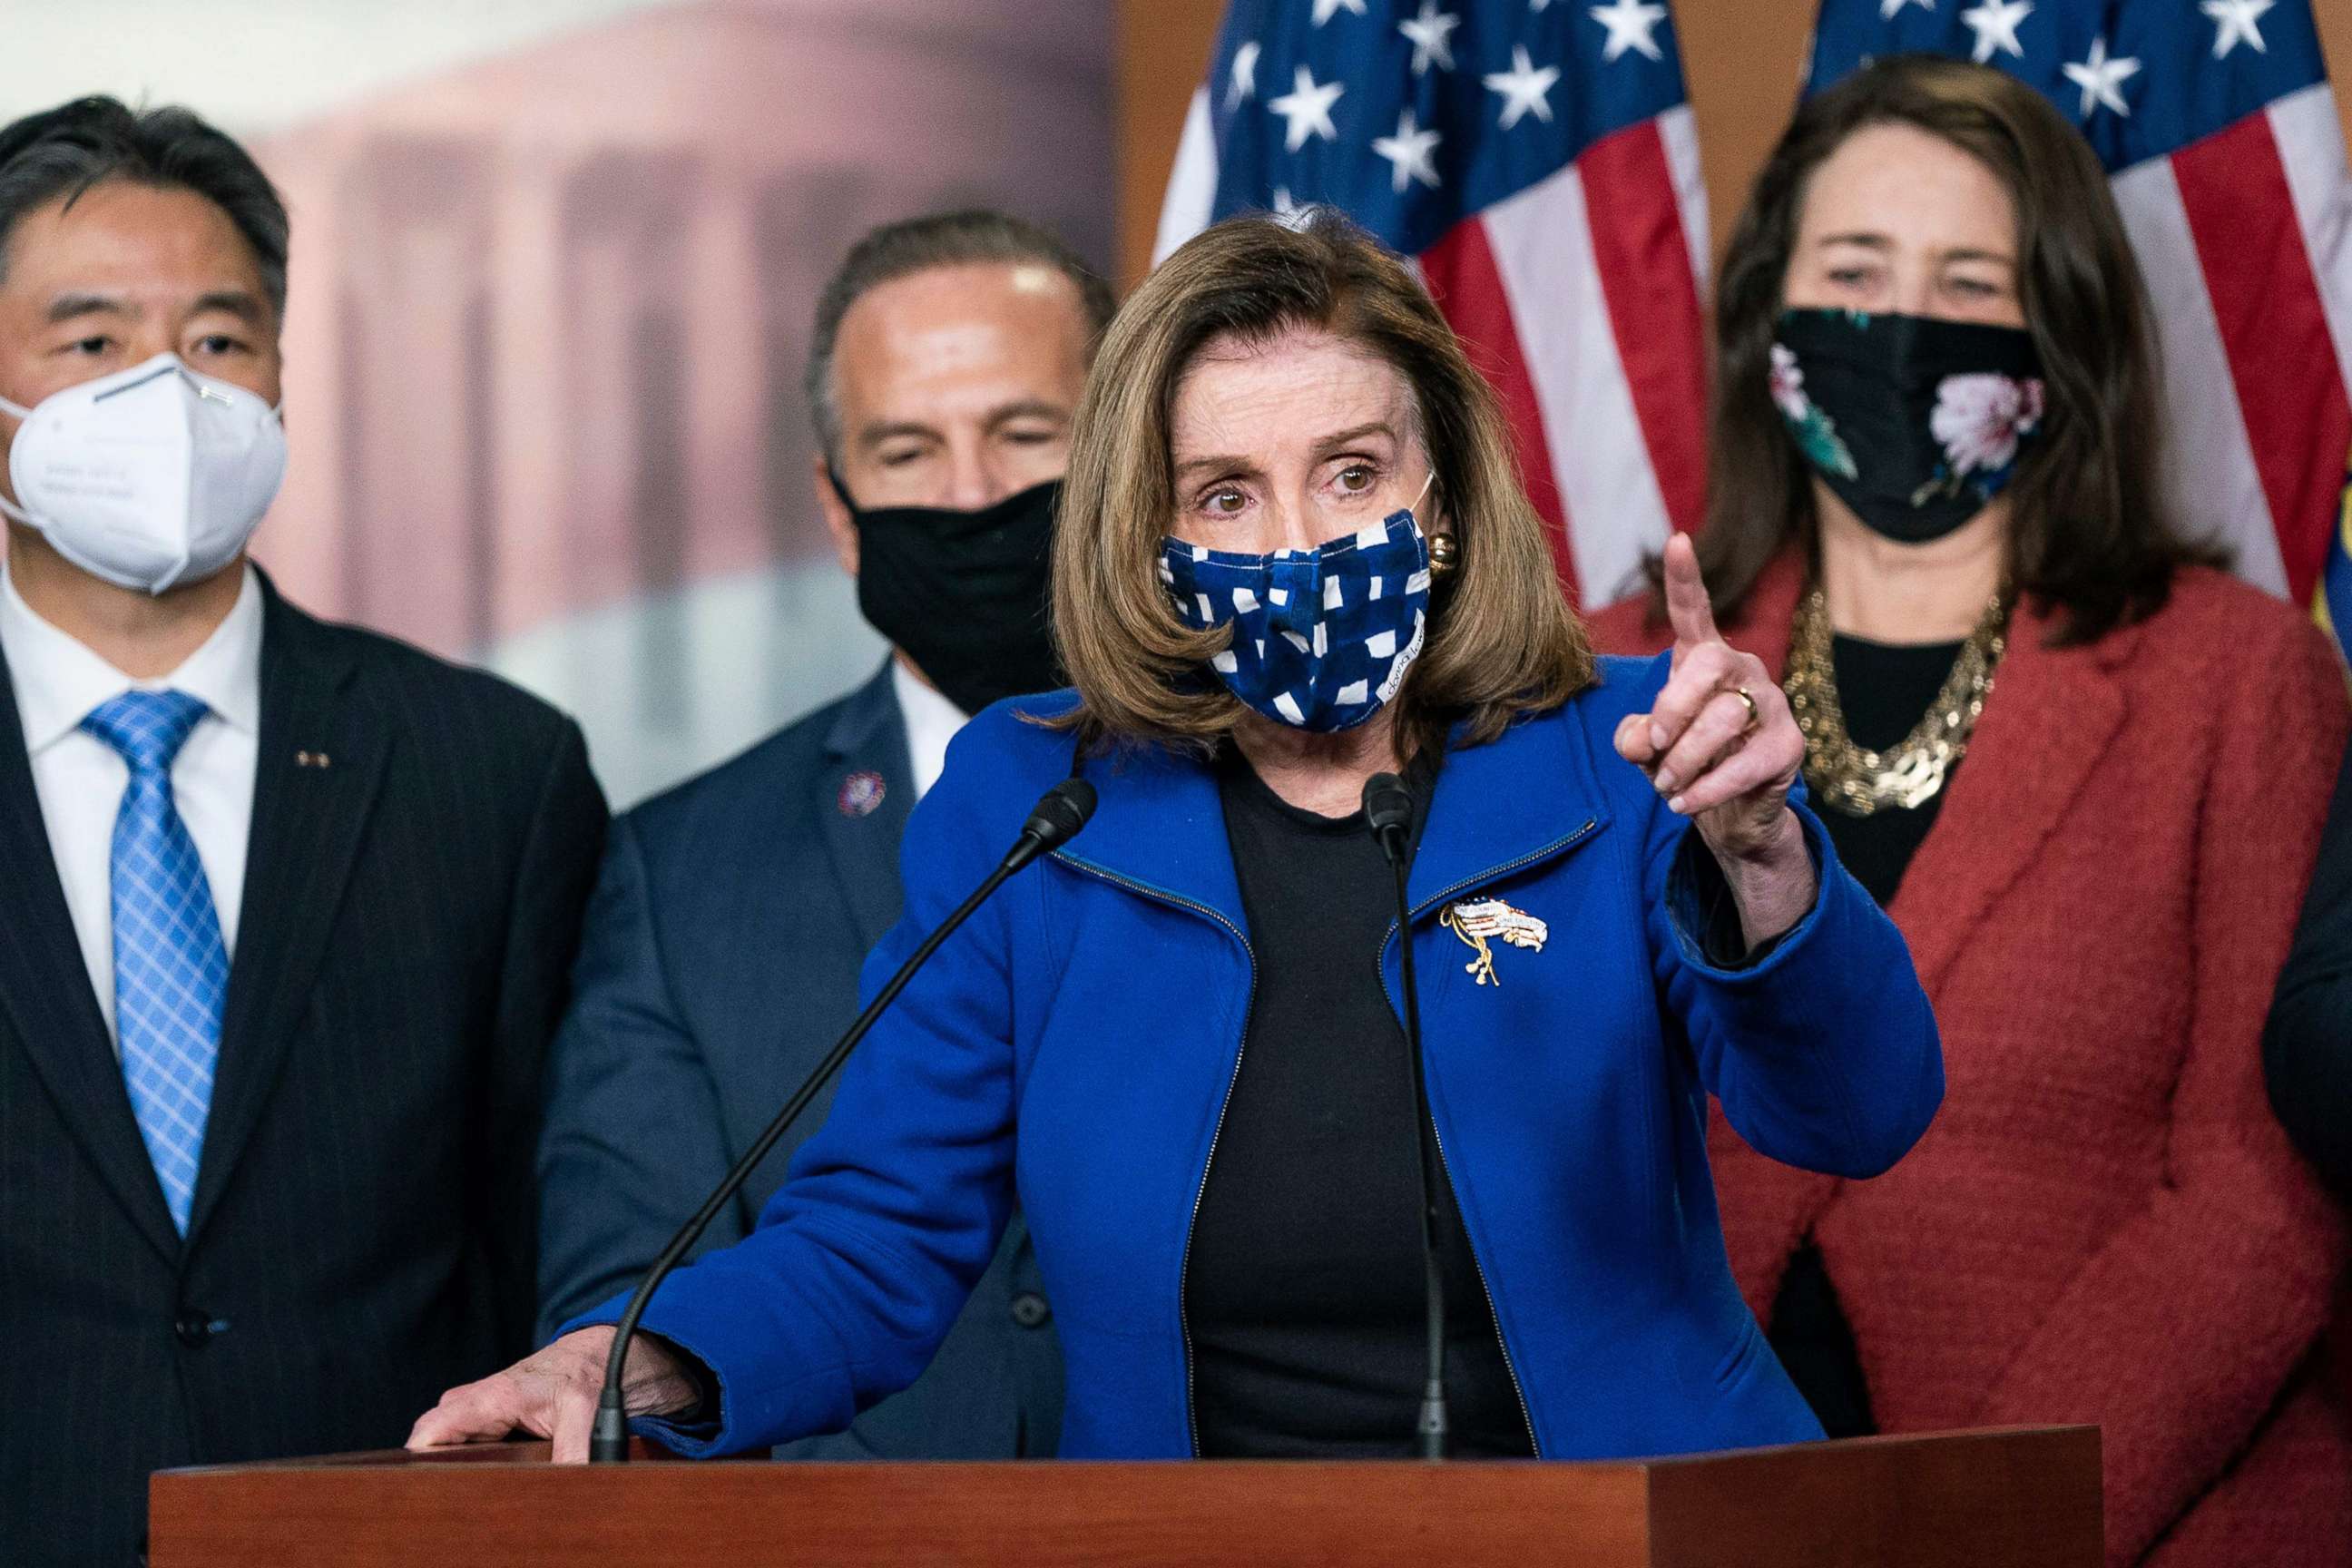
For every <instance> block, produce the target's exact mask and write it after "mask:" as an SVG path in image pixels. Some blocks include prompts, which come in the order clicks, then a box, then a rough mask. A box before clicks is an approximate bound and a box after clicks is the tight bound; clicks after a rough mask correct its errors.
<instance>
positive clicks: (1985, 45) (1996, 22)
mask: <svg viewBox="0 0 2352 1568" xmlns="http://www.w3.org/2000/svg"><path fill="white" fill-rule="evenodd" d="M2032 15H2033V7H2032V5H2029V4H2027V0H1984V3H1983V4H1982V5H1972V6H1970V7H1969V9H1967V10H1965V11H1963V12H1961V13H1960V20H1961V21H1963V22H1966V23H1967V24H1968V25H1969V31H1971V32H1973V33H1975V34H1976V36H1977V42H1976V47H1974V48H1972V49H1970V50H1969V58H1970V59H1972V60H1974V61H1976V62H1977V64H1979V65H1983V64H1985V63H1987V62H1988V61H1990V59H1991V58H1992V57H1993V52H1994V51H1995V50H2000V51H2001V52H2002V53H2005V54H2011V55H2015V56H2016V57H2017V58H2019V59H2023V58H2025V46H2024V45H2022V44H2021V43H2019V42H2018V41H2017V25H2018V24H2019V23H2020V22H2022V21H2024V20H2025V19H2026V18H2027V17H2028V16H2032Z"/></svg>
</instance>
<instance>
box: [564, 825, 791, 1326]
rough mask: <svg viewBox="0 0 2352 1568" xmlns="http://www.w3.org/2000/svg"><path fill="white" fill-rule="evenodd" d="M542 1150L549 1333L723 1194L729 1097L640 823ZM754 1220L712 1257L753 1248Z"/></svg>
mask: <svg viewBox="0 0 2352 1568" xmlns="http://www.w3.org/2000/svg"><path fill="white" fill-rule="evenodd" d="M546 1081H547V1118H546V1124H545V1126H544V1127H543V1128H542V1129H541V1133H540V1142H539V1194H540V1209H539V1301H540V1312H539V1334H540V1338H541V1339H542V1340H544V1339H546V1338H548V1337H550V1336H551V1334H552V1333H553V1332H554V1331H555V1329H556V1327H557V1325H559V1324H561V1323H562V1322H564V1321H567V1320H569V1319H571V1318H573V1317H577V1316H578V1315H579V1314H581V1313H583V1312H584V1311H586V1310H588V1309H589V1308H591V1307H593V1306H594V1305H595V1304H596V1303H597V1302H599V1301H602V1300H604V1298H605V1297H607V1296H610V1295H612V1294H613V1293H614V1291H616V1290H623V1289H628V1288H629V1287H630V1286H632V1285H634V1284H635V1281H636V1279H637V1278H638V1276H640V1275H642V1274H643V1273H644V1272H645V1270H646V1268H647V1267H648V1266H649V1265H651V1264H652V1262H653V1260H654V1258H655V1256H656V1254H657V1253H659V1252H660V1251H661V1249H662V1247H663V1246H664V1245H665V1244H667V1242H668V1240H669V1238H670V1236H671V1235H672V1233H673V1232H675V1231H676V1230H677V1227H678V1226H679V1224H680V1223H681V1222H683V1221H684V1220H685V1218H686V1216H687V1215H690V1214H692V1213H693V1212H694V1211H695V1209H696V1208H697V1207H698V1206H699V1205H700V1204H701V1202H702V1199H703V1196H704V1194H707V1193H709V1191H710V1189H711V1188H713V1187H715V1186H717V1185H718V1184H719V1178H720V1177H721V1176H723V1175H725V1174H726V1173H727V1168H728V1166H729V1165H730V1164H731V1163H733V1162H732V1161H731V1160H730V1158H729V1154H728V1149H727V1140H726V1135H725V1132H724V1130H723V1128H724V1123H723V1121H722V1119H721V1118H720V1115H719V1096H718V1089H717V1087H716V1086H715V1085H714V1083H713V1082H712V1080H711V1077H710V1071H709V1066H708V1064H707V1063H706V1062H705V1061H704V1059H703V1056H702V1050H701V1047H700V1045H699V1044H698V1042H697V1041H696V1039H695V1038H694V1036H693V1034H692V1032H691V1030H690V1029H689V1028H688V1025H687V1022H686V1020H685V1018H684V1016H682V1015H681V1014H680V1012H679V1009H678V1006H677V1000H676V996H675V994H674V993H673V991H672V989H671V986H670V976H669V972H668V969H667V963H666V961H665V959H664V957H663V952H662V946H661V942H660V941H659V937H658V932H657V930H656V916H655V910H654V908H653V897H652V891H651V889H650V887H649V885H648V877H647V873H646V858H645V844H644V840H643V838H642V837H641V836H640V834H639V833H638V830H637V827H636V824H635V820H634V819H633V818H631V817H628V816H624V817H622V818H621V819H620V820H619V821H618V822H615V823H614V825H613V832H612V837H611V838H610V841H609V842H608V844H607V846H606V847H605V851H604V868H603V870H602V871H601V872H600V873H599V874H598V876H597V879H596V890H595V893H594V894H593V896H592V897H591V898H590V900H589V902H588V918H587V923H586V927H585V929H584V930H583V932H582V933H581V939H580V958H579V962H578V963H576V964H575V965H573V968H572V1006H571V1009H570V1011H569V1012H567V1013H566V1014H565V1015H564V1018H563V1026H562V1029H560V1030H559V1031H558V1032H557V1034H556V1037H555V1045H554V1047H553V1049H552V1050H551V1052H550V1053H549V1057H548V1064H547V1080H546ZM740 1214H741V1210H740V1207H738V1206H736V1205H730V1206H729V1207H728V1208H727V1209H725V1210H724V1211H723V1212H721V1213H720V1215H719V1217H718V1218H717V1219H715V1220H713V1221H712V1222H711V1226H710V1229H709V1232H708V1233H707V1235H706V1236H705V1237H704V1240H703V1244H702V1248H701V1249H702V1250H708V1249H709V1248H712V1247H725V1246H728V1245H730V1244H731V1243H733V1242H736V1241H739V1240H740V1239H741V1238H742V1237H743V1234H744V1227H743V1224H742V1221H741V1219H740Z"/></svg>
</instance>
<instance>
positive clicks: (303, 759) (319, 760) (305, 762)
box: [294, 752, 329, 768]
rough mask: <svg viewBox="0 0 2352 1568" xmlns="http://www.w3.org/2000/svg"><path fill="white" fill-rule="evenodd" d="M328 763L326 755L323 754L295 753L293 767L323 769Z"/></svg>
mask: <svg viewBox="0 0 2352 1568" xmlns="http://www.w3.org/2000/svg"><path fill="white" fill-rule="evenodd" d="M328 761H329V759H328V756H327V753H326V752H295V753H294V765H295V766H296V767H298V768H323V767H325V766H327V764H328Z"/></svg>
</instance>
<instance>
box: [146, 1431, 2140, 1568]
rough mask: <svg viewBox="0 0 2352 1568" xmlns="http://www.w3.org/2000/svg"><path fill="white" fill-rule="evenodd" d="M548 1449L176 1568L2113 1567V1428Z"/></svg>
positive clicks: (279, 1476) (306, 1518)
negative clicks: (916, 1449)
mask: <svg viewBox="0 0 2352 1568" xmlns="http://www.w3.org/2000/svg"><path fill="white" fill-rule="evenodd" d="M546 1458H547V1449H546V1446H545V1445H544V1444H536V1443H533V1444H521V1443H517V1444H499V1445H492V1446H486V1447H477V1448H461V1449H452V1450H447V1451H445V1452H442V1453H437V1454H432V1455H424V1456H420V1455H411V1454H403V1453H396V1452H395V1453H388V1454H352V1455H345V1456H341V1457H337V1458H325V1459H295V1460H288V1461H284V1462H280V1463H276V1464H264V1465H237V1466H228V1467H223V1468H213V1469H189V1470H166V1471H164V1472H163V1473H162V1474H160V1475H158V1476H156V1477H155V1478H154V1479H153V1481H152V1486H151V1490H150V1496H151V1499H152V1519H151V1521H150V1529H149V1534H148V1540H149V1560H150V1562H151V1563H152V1568H231V1565H235V1568H250V1565H255V1564H261V1565H266V1568H278V1565H281V1564H285V1563H302V1564H304V1565H305V1568H383V1565H386V1564H394V1563H403V1564H405V1563H415V1564H432V1565H433V1568H443V1565H445V1564H455V1563H496V1564H500V1565H509V1564H511V1565H516V1568H525V1565H537V1564H547V1565H550V1568H553V1565H556V1564H562V1565H564V1568H597V1565H601V1564H607V1563H610V1564H628V1565H629V1568H666V1565H667V1564H684V1563H696V1564H718V1565H721V1568H731V1565H737V1564H741V1565H745V1568H750V1565H754V1564H768V1563H779V1564H783V1563H789V1564H792V1565H793V1568H802V1565H804V1564H805V1565H812V1568H814V1565H820V1564H821V1565H824V1568H862V1565H866V1564H873V1565H875V1568H880V1565H883V1564H889V1565H891V1568H898V1565H900V1564H932V1563H936V1564H949V1563H953V1564H957V1565H959V1568H996V1565H1000V1564H1001V1565H1003V1568H1016V1565H1017V1568H1065V1565H1067V1568H1077V1565H1079V1564H1116V1565H1118V1568H1147V1565H1158V1564H1163V1563H1164V1564H1176V1563H1185V1564H1218V1563H1234V1564H1249V1565H1250V1568H1273V1565H1276V1564H1287V1563H1318V1564H1323V1563H1328V1564H1332V1565H1335V1568H1339V1565H1346V1568H1360V1565H1365V1568H1373V1565H1379V1564H1388V1563H1394V1564H1401V1565H1402V1564H1415V1565H1418V1564H1423V1563H1444V1564H1449V1565H1461V1568H1479V1565H1484V1564H1494V1565H1496V1568H1537V1565H1538V1564H1547V1565H1558V1568H1635V1565H1641V1568H1699V1565H1701V1564H1705V1565H1706V1568H1800V1565H1801V1568H1961V1565H1963V1564H1965V1565H1966V1568H2099V1564H2100V1561H2101V1548H2100V1511H2099V1434H2098V1429H2097V1428H2096V1427H2092V1426H2066V1427H2036V1428H2012V1429H2008V1430H2003V1431H1988V1432H1961V1433H1953V1434H1950V1435H1947V1436H1924V1437H1866V1438H1862V1439H1859V1440H1856V1441H1853V1442H1843V1443H1815V1444H1808V1445H1805V1446H1802V1447H1787V1448H1755V1449H1748V1450H1743V1451H1741V1452H1738V1453H1728V1454H1708V1455H1700V1456H1696V1457H1693V1458H1675V1459H1654V1460H1647V1461H1628V1462H1622V1463H1603V1464H1541V1463H1527V1462H1520V1463H1516V1464H1485V1465H1467V1464H1465V1465H1429V1464H1417V1463H1381V1464H1308V1463H1288V1464H1261V1463H1247V1464H1242V1463H1227V1462H1217V1463H1195V1464H1184V1463H1164V1462H1163V1463H1154V1464H1085V1463H1077V1462H1068V1463H1050V1462H1049V1463H1035V1464H991V1465H976V1464H869V1465H832V1464H824V1465H821V1464H764V1463H743V1464H684V1463H674V1462H672V1463H664V1462H654V1461H652V1460H651V1458H650V1456H648V1462H643V1463H636V1464H631V1465H628V1466H626V1467H625V1468H622V1467H614V1468H601V1469H594V1470H591V1469H588V1468H584V1467H580V1466H569V1465H566V1466H556V1465H550V1464H548V1463H546V1462H545V1461H546Z"/></svg>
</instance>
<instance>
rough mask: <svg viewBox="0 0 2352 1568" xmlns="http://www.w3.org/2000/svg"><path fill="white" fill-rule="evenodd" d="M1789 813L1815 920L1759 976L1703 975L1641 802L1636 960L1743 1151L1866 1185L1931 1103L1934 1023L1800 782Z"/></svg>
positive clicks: (1684, 855) (1931, 1112)
mask: <svg viewBox="0 0 2352 1568" xmlns="http://www.w3.org/2000/svg"><path fill="white" fill-rule="evenodd" d="M1661 679H1663V677H1661ZM1790 807H1791V808H1792V809H1793V810H1794V811H1795V812H1796V814H1797V820H1798V822H1799V824H1800V825H1801V826H1802V827H1803V829H1804V834H1805V844H1806V847H1807V848H1809V849H1810V850H1811V852H1812V858H1813V866H1814V868H1815V870H1816V871H1817V872H1818V874H1819V880H1820V889H1819V891H1818V892H1817V893H1816V894H1815V895H1814V898H1813V906H1812V908H1811V910H1808V911H1807V912H1806V914H1805V916H1804V918H1803V919H1802V920H1801V921H1798V922H1797V924H1796V925H1795V926H1794V927H1793V928H1791V929H1790V931H1788V932H1787V933H1785V934H1784V935H1783V936H1782V937H1781V938H1780V941H1779V942H1777V943H1776V944H1774V945H1773V946H1772V948H1771V949H1770V951H1769V952H1767V953H1765V954H1764V956H1763V957H1762V958H1761V959H1759V961H1757V962H1755V963H1751V964H1748V965H1746V966H1743V967H1738V968H1727V967H1724V966H1722V965H1720V964H1718V963H1713V962H1710V960H1709V958H1708V956H1707V952H1706V929H1707V927H1706V915H1705V910H1704V908H1703V900H1702V898H1701V889H1700V888H1699V886H1698V880H1697V878H1696V877H1695V876H1694V874H1693V865H1692V858H1693V857H1696V856H1704V855H1706V854H1707V853H1708V851H1707V850H1706V847H1705V846H1704V844H1703V843H1701V842H1700V841H1699V840H1698V838H1697V832H1696V828H1694V827H1693V826H1691V825H1690V823H1689V822H1688V821H1687V820H1686V819H1685V818H1683V817H1680V816H1675V814H1674V813H1673V812H1671V811H1669V810H1667V809H1666V807H1665V805H1664V803H1663V802H1660V801H1655V800H1653V802H1652V804H1651V807H1650V809H1651V813H1652V815H1651V816H1650V819H1649V825H1648V832H1647V837H1646V840H1645V844H1644V849H1643V856H1644V881H1645V885H1646V892H1647V894H1648V900H1647V902H1648V908H1649V910H1650V916H1649V918H1650V926H1651V931H1650V947H1651V951H1652V952H1653V954H1654V961H1655V963H1656V966H1657V978H1658V985H1659V989H1660V992H1661V994H1663V995H1664V999H1665V1003H1666V1006H1667V1008H1668V1010H1669V1011H1670V1012H1672V1013H1673V1014H1674V1016H1675V1018H1676V1019H1677V1020H1679V1021H1680V1023H1681V1025H1682V1026H1683V1030H1684V1033H1685V1036H1686V1037H1687V1038H1688V1040H1689V1042H1690V1047H1691V1053H1692V1057H1693V1058H1694V1060H1695V1061H1696V1065H1697V1068H1698V1075H1699V1079H1700V1081H1701V1082H1702V1083H1703V1084H1705V1085H1706V1089H1708V1091H1709V1092H1711V1093H1713V1094H1714V1095H1715V1096H1716V1098H1717V1099H1718V1100H1721V1101H1722V1102H1723V1112H1724V1115H1725V1116H1726V1118H1727V1119H1728V1120H1729V1121H1730V1122H1731V1125H1732V1128H1733V1130H1734V1131H1737V1132H1738V1134H1739V1135H1740V1136H1741V1137H1742V1138H1744V1139H1746V1140H1747V1141H1748V1144H1749V1146H1750V1147H1752V1148H1754V1149H1755V1150H1756V1151H1757V1152H1759V1153H1761V1154H1764V1155H1766V1156H1767V1157H1769V1158H1771V1159H1775V1160H1779V1161H1781V1162H1783V1163H1787V1164H1790V1165H1798V1166H1801V1167H1803V1168H1804V1169H1806V1170H1810V1171H1821V1172H1825V1173H1830V1174H1832V1175H1840V1176H1874V1175H1877V1174H1878V1173H1880V1172H1882V1171H1885V1170H1886V1169H1887V1168H1888V1167H1889V1166H1891V1165H1893V1164H1894V1163H1895V1161H1897V1160H1899V1159H1901V1158H1902V1157H1903V1155H1904V1154H1905V1153H1906V1152H1907V1151H1908V1150H1909V1149H1910V1147H1911V1145H1912V1144H1914V1143H1916V1142H1918V1140H1919V1137H1920V1134H1922V1133H1924V1132H1925V1131H1927V1124H1928V1122H1929V1121H1931V1120H1933V1118H1934V1117H1935V1114H1936V1108H1937V1106H1938V1105H1939V1104H1941V1103H1942V1101H1943V1098H1944V1055H1943V1047H1942V1043H1941V1041H1940V1040H1939V1038H1938V1037H1937V1030H1936V1019H1935V1015H1934V1013H1933V1012H1932V1011H1931V1010H1930V1009H1929V1007H1928V1005H1927V994H1926V993H1925V992H1924V991H1922V990H1921V989H1920V986H1919V978H1918V975H1917V973H1916V972H1915V971H1914V970H1913V968H1912V966H1911V951H1910V949H1909V948H1908V947H1907V946H1906V945H1905V943H1904V941H1903V935H1902V933H1901V932H1900V931H1897V930H1896V929H1895V922H1894V921H1890V920H1888V919H1887V918H1886V915H1885V912H1884V911H1882V910H1880V909H1879V907H1878V905H1877V903H1876V901H1875V900H1873V899H1872V898H1871V896H1870V895H1869V894H1868V893H1866V892H1864V891H1863V889H1862V885H1861V884H1860V883H1858V882H1856V881H1855V880H1854V879H1853V875H1852V874H1851V873H1849V872H1848V871H1847V870H1846V869H1845V868H1844V867H1843V866H1841V865H1840V864H1839V863H1838V858H1837V852H1836V851H1835V850H1834V849H1833V848H1832V847H1831V846H1830V841H1829V835H1828V833H1827V831H1826V830H1825V829H1824V828H1823V827H1822V823H1821V819H1820V818H1819V817H1817V816H1814V815H1813V813H1812V811H1811V809H1810V808H1809V807H1808V806H1807V805H1805V803H1804V782H1803V781H1802V780H1801V779H1800V780H1799V781H1798V783H1797V786H1796V788H1795V789H1794V790H1793V791H1791V792H1790Z"/></svg>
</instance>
